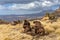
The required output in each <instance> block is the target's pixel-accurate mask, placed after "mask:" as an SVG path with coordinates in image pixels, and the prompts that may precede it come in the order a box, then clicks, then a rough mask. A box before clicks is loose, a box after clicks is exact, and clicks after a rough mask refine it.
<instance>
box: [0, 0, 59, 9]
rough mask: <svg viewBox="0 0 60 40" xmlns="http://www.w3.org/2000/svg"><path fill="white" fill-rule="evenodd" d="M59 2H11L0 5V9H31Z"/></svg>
mask: <svg viewBox="0 0 60 40" xmlns="http://www.w3.org/2000/svg"><path fill="white" fill-rule="evenodd" d="M56 4H59V2H58V0H57V2H56V1H54V2H51V1H47V0H45V1H34V2H31V3H28V4H12V5H10V6H8V7H5V6H2V5H0V9H9V10H19V9H33V8H36V7H50V6H52V5H56Z"/></svg>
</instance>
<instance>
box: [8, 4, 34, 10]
mask: <svg viewBox="0 0 60 40" xmlns="http://www.w3.org/2000/svg"><path fill="white" fill-rule="evenodd" d="M34 7H35V4H34V3H29V4H13V5H12V6H9V7H8V9H12V10H15V9H31V8H34Z"/></svg>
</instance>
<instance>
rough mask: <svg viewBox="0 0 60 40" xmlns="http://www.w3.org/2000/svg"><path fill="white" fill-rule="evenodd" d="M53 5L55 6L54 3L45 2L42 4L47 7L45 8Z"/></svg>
mask: <svg viewBox="0 0 60 40" xmlns="http://www.w3.org/2000/svg"><path fill="white" fill-rule="evenodd" d="M52 5H53V3H52V2H50V1H44V2H42V6H43V7H45V6H52Z"/></svg>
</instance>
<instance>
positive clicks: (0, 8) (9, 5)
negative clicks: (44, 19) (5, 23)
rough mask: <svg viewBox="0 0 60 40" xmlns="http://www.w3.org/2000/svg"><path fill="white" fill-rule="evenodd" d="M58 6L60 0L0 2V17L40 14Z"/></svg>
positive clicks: (3, 0) (0, 0)
mask: <svg viewBox="0 0 60 40" xmlns="http://www.w3.org/2000/svg"><path fill="white" fill-rule="evenodd" d="M59 6H60V0H0V15H9V14H32V13H40V12H42V11H43V10H55V9H57V8H59Z"/></svg>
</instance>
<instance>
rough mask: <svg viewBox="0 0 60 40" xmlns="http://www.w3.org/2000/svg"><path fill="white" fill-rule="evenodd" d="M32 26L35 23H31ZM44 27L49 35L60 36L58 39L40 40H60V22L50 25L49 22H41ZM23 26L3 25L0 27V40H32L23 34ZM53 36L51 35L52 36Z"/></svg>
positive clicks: (46, 39)
mask: <svg viewBox="0 0 60 40" xmlns="http://www.w3.org/2000/svg"><path fill="white" fill-rule="evenodd" d="M30 23H31V26H33V25H34V24H33V21H30ZM41 23H42V25H43V26H44V28H45V31H47V32H49V33H52V32H53V34H54V33H56V34H55V35H57V34H59V35H58V36H57V37H56V39H54V38H50V37H49V36H48V35H47V36H43V37H42V38H39V39H40V40H43V39H44V38H45V39H44V40H60V21H57V22H54V23H50V22H47V21H41ZM22 26H23V24H18V25H16V26H12V25H10V24H8V25H7V24H2V25H0V40H32V38H33V37H32V36H31V35H27V34H25V33H22V32H23V28H22ZM50 35H51V34H50Z"/></svg>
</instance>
